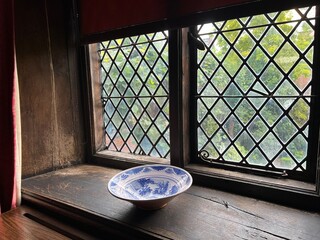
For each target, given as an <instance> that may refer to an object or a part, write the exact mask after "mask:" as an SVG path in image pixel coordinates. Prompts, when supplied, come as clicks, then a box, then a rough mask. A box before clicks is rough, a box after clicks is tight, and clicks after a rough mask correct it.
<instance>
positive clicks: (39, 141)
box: [15, 0, 84, 178]
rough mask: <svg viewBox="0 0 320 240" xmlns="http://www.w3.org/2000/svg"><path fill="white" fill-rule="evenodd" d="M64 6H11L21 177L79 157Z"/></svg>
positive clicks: (80, 127) (80, 140) (29, 3)
mask: <svg viewBox="0 0 320 240" xmlns="http://www.w3.org/2000/svg"><path fill="white" fill-rule="evenodd" d="M68 7H69V6H68V4H67V3H65V1H62V0H60V1H54V2H52V1H40V2H39V1H36V0H30V1H29V0H28V1H27V0H19V1H17V2H16V3H15V10H16V50H17V68H18V77H19V87H20V102H21V125H22V126H21V127H22V159H23V164H22V177H23V178H24V177H27V176H33V175H37V174H39V173H43V172H48V171H52V170H55V169H57V168H62V167H65V166H69V165H71V164H73V163H79V162H81V161H82V159H84V148H83V143H84V140H83V139H84V137H83V124H82V123H81V121H79V119H82V115H81V112H80V110H79V108H80V107H79V105H80V96H79V95H80V94H79V93H78V92H79V86H78V85H77V84H78V83H77V82H78V78H77V75H75V74H73V72H76V71H77V69H75V67H76V65H75V64H74V63H73V64H72V63H71V62H72V61H73V62H75V61H76V59H75V57H76V56H75V54H74V53H72V51H71V50H70V49H69V45H68V43H69V42H68V41H69V36H68V34H69V33H68V29H69V28H68V21H69V18H68V14H69V12H68ZM70 11H71V10H70ZM73 45H75V44H74V43H73ZM74 48H75V47H74ZM72 59H73V60H72ZM69 63H70V64H69ZM75 78H76V79H75Z"/></svg>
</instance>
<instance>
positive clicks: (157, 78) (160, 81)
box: [99, 31, 170, 158]
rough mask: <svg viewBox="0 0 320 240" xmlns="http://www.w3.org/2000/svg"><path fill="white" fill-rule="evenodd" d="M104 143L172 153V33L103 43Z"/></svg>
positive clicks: (150, 152) (144, 151)
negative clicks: (170, 95)
mask: <svg viewBox="0 0 320 240" xmlns="http://www.w3.org/2000/svg"><path fill="white" fill-rule="evenodd" d="M99 56H100V61H101V82H102V87H103V88H102V89H103V90H102V100H103V104H104V124H105V133H106V134H105V140H106V141H105V142H106V149H108V150H112V151H119V152H126V153H134V154H140V155H149V156H154V157H162V158H169V155H170V147H169V97H168V94H169V89H168V88H169V79H168V33H167V32H166V31H164V32H157V33H153V34H145V35H140V36H135V37H127V38H123V39H117V40H111V41H107V42H102V43H100V50H99Z"/></svg>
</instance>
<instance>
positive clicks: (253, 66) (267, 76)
mask: <svg viewBox="0 0 320 240" xmlns="http://www.w3.org/2000/svg"><path fill="white" fill-rule="evenodd" d="M315 10H316V8H315V7H306V8H300V9H291V10H287V11H281V12H273V13H267V14H261V15H254V16H248V17H243V18H239V19H231V20H227V21H221V22H212V23H208V24H203V25H198V27H197V29H196V30H195V34H196V35H197V36H199V38H200V40H201V41H202V42H203V44H204V45H205V50H204V51H202V50H197V62H196V68H197V70H196V75H197V76H196V77H197V81H196V85H195V86H194V90H193V99H194V101H195V104H194V105H195V106H196V108H197V114H196V116H195V120H194V121H195V123H196V130H195V131H196V132H195V135H196V136H197V140H196V145H197V146H196V148H197V151H198V156H199V157H200V158H201V159H202V160H204V161H207V162H210V163H214V162H216V163H225V164H231V165H238V166H239V165H241V166H248V167H250V168H256V169H266V170H276V171H280V172H283V171H287V172H288V171H289V172H290V171H291V172H300V173H302V174H303V173H305V174H306V173H307V172H308V171H309V170H310V169H308V166H309V162H308V161H311V159H312V158H313V159H314V157H315V156H316V150H314V152H313V154H314V157H312V156H311V155H310V154H311V151H310V144H309V142H310V131H311V129H313V125H312V121H311V119H310V116H311V115H310V113H311V112H312V111H314V109H313V108H312V107H314V105H313V102H314V92H315V91H314V83H315V80H316V79H313V61H314V59H313V58H314V40H315V29H316V27H315V25H316V18H315V12H316V11H315ZM318 80H319V79H318Z"/></svg>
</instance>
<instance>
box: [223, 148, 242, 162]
mask: <svg viewBox="0 0 320 240" xmlns="http://www.w3.org/2000/svg"><path fill="white" fill-rule="evenodd" d="M223 159H224V160H225V161H229V162H237V163H239V162H240V161H241V160H242V157H241V155H240V154H239V152H238V151H237V149H236V148H235V147H234V146H231V147H230V148H229V149H228V150H227V151H226V153H225V154H223Z"/></svg>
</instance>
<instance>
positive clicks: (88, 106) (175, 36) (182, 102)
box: [79, 0, 320, 209]
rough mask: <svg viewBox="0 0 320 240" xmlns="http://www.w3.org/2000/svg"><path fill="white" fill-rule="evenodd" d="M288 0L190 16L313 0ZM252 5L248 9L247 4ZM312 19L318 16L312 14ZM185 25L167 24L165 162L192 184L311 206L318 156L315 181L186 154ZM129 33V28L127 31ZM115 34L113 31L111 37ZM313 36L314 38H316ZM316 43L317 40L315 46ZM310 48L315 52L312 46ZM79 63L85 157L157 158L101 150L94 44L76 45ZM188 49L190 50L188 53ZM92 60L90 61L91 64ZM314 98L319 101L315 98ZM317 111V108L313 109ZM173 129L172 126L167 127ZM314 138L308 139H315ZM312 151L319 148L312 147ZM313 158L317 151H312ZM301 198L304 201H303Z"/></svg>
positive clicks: (106, 161) (113, 161) (227, 15)
mask: <svg viewBox="0 0 320 240" xmlns="http://www.w3.org/2000/svg"><path fill="white" fill-rule="evenodd" d="M295 4H297V3H293V2H292V1H284V2H283V3H282V5H281V6H274V5H275V4H272V3H265V2H264V3H263V4H261V5H258V4H257V3H253V4H252V6H253V7H252V8H251V10H248V9H247V8H248V6H247V5H246V6H245V8H244V7H243V8H241V6H239V7H238V8H234V7H231V8H226V9H222V10H214V11H210V12H207V13H203V14H202V15H200V17H199V16H198V17H196V22H198V23H199V22H203V23H204V22H209V21H212V20H213V16H214V20H215V21H219V20H226V19H231V18H239V17H242V16H246V15H248V14H261V13H264V12H272V11H281V10H285V9H289V8H294V7H303V6H307V5H317V1H314V0H310V1H309V0H308V1H305V2H304V3H301V2H299V3H298V4H297V5H295ZM252 9H253V10H252ZM317 21H320V20H319V19H317ZM319 25H320V24H318V29H317V30H316V36H315V37H316V39H320V29H319ZM142 32H143V29H141V28H139V27H137V31H136V33H137V34H138V33H142ZM188 32H189V29H188V28H184V29H179V30H170V33H169V78H170V85H169V91H170V93H174V94H170V96H169V103H170V129H171V131H170V145H171V146H170V149H171V150H170V151H171V153H170V155H171V161H170V164H172V165H175V166H180V167H183V168H185V169H187V170H188V171H189V172H190V173H191V174H192V176H193V178H194V182H195V183H196V184H201V185H204V186H209V187H213V188H217V189H221V190H225V191H231V192H234V193H238V194H241V195H246V196H250V197H255V198H260V199H263V200H267V201H271V202H276V203H281V204H285V205H287V206H293V207H299V208H303V209H312V208H315V206H316V205H317V204H319V202H320V163H319V162H320V161H319V160H318V162H317V166H316V168H317V169H316V171H317V173H316V175H317V176H316V181H315V183H314V184H310V183H304V182H299V181H295V180H279V179H273V178H269V177H261V176H255V175H251V174H245V173H238V172H234V171H228V170H223V169H217V168H210V167H207V166H201V165H199V164H195V163H192V161H191V157H190V155H191V154H190V147H189V146H190V133H189V125H190V119H189V117H190V116H189V114H190V112H189V109H190V99H189V97H190V94H189V93H190V82H189V81H190V68H189V59H190V57H194V56H192V53H189V46H188V37H187V36H188ZM130 34H131V35H134V33H132V32H130ZM116 37H117V34H115V38H116ZM318 42H320V41H319V40H318ZM317 48H318V49H320V46H317ZM314 52H315V54H317V52H319V50H318V51H317V50H316V48H315V49H314ZM79 53H80V54H79V57H80V66H81V70H82V74H81V75H82V82H83V83H84V84H83V85H84V86H83V89H84V91H83V94H84V99H85V101H84V107H85V112H86V113H88V114H87V115H86V117H85V118H86V121H85V125H86V133H87V134H86V136H87V142H86V146H87V147H86V150H87V159H88V162H89V163H93V164H98V165H104V166H109V167H117V168H120V169H125V168H128V167H133V166H137V165H141V164H146V163H155V162H158V163H164V162H161V161H160V162H159V158H153V157H147V156H142V157H139V156H135V157H134V159H133V158H132V155H131V154H125V153H115V152H112V153H111V152H109V151H101V150H102V149H103V141H102V139H103V133H104V131H103V120H102V107H101V106H102V103H101V99H100V97H99V96H100V85H99V84H100V79H98V78H97V77H95V76H97V71H99V64H97V63H98V61H97V59H92V58H97V57H98V56H97V54H96V49H94V45H91V46H82V47H81V49H80V52H79ZM190 55H191V56H190ZM95 63H96V64H95ZM314 74H315V77H316V78H318V79H320V69H318V70H317V71H316V72H315V73H314ZM317 101H319V100H318V99H317ZM314 114H315V115H317V116H316V117H320V116H319V115H320V114H319V113H314ZM172 129H174V131H173V130H172ZM318 143H319V141H318V142H317V141H314V142H313V144H315V145H318ZM318 153H319V154H318V155H320V152H319V151H318ZM318 159H319V157H318ZM306 203H308V205H307V206H306Z"/></svg>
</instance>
